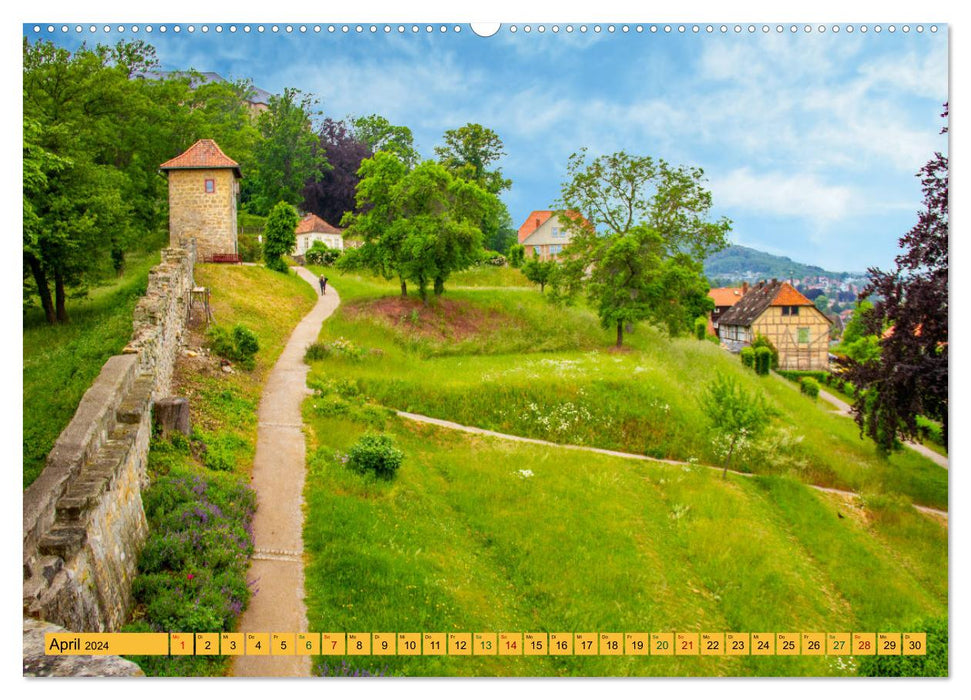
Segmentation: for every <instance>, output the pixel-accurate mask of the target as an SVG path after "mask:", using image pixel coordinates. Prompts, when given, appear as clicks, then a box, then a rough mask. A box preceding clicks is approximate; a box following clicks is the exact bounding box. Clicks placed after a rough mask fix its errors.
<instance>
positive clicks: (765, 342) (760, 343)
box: [752, 333, 779, 369]
mask: <svg viewBox="0 0 971 700" xmlns="http://www.w3.org/2000/svg"><path fill="white" fill-rule="evenodd" d="M752 347H753V348H755V349H756V350H758V349H759V348H768V349H769V352H771V353H772V361H771V363H770V365H769V369H775V368H777V367H778V366H779V351H778V350H776V347H775V345H773V344H772V341H771V340H769V339H768V338H766V337H765V336H764V335H762V334H761V333H759V334H756V336H755V340H754V341H752Z"/></svg>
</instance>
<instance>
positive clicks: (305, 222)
mask: <svg viewBox="0 0 971 700" xmlns="http://www.w3.org/2000/svg"><path fill="white" fill-rule="evenodd" d="M295 233H297V234H300V233H337V234H340V233H343V231H341V229H339V228H335V227H334V226H331V225H330V224H328V223H327V222H326V221H324V220H323V219H321V218H320V217H319V216H317V215H316V214H307V215H306V216H305V217H303V218H302V219H300V223H299V224H297V230H296V232H295Z"/></svg>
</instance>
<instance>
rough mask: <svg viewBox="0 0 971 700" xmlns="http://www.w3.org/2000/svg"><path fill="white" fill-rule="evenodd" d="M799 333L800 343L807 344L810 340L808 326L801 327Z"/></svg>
mask: <svg viewBox="0 0 971 700" xmlns="http://www.w3.org/2000/svg"><path fill="white" fill-rule="evenodd" d="M797 308H798V307H797ZM798 333H799V344H800V345H805V344H807V343H808V342H809V329H808V328H800V329H799V331H798Z"/></svg>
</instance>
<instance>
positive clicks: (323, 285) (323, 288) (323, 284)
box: [319, 275, 327, 296]
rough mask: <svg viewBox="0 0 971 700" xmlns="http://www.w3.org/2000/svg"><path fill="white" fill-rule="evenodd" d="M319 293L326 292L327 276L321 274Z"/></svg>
mask: <svg viewBox="0 0 971 700" xmlns="http://www.w3.org/2000/svg"><path fill="white" fill-rule="evenodd" d="M319 282H320V295H321V296H323V295H324V294H326V293H327V278H326V277H324V276H323V275H321V276H320V280H319Z"/></svg>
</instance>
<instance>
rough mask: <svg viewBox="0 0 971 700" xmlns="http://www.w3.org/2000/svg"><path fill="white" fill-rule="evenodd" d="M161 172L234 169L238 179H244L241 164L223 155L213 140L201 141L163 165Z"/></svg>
mask: <svg viewBox="0 0 971 700" xmlns="http://www.w3.org/2000/svg"><path fill="white" fill-rule="evenodd" d="M158 167H159V170H184V169H192V170H212V169H221V168H232V169H233V170H234V171H235V173H236V177H242V176H241V175H240V172H239V163H237V162H236V161H235V160H233V159H232V158H230V157H229V156H227V155H226V154H225V153H223V151H222V149H221V148H220V147H219V144H217V143H216V142H215V141H213V140H212V139H199V140H198V141H196V142H195V143H194V144H192V145H191V146H189V148H187V149H186V151H185V153H182V154H181V155H177V156H176V157H175V158H172V159H171V160H167V161H165V162H164V163H162V164H161V165H160V166H158Z"/></svg>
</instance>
